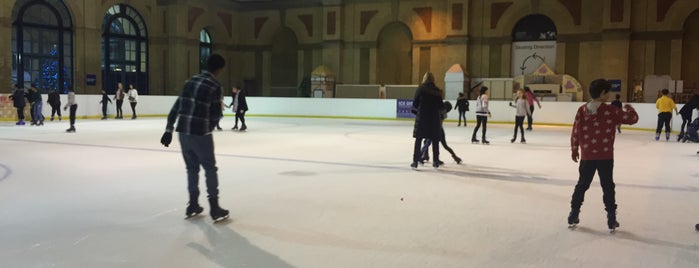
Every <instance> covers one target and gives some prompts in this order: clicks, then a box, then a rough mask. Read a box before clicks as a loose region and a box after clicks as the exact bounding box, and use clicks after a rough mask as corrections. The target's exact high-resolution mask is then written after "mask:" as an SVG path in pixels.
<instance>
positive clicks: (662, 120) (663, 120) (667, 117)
mask: <svg viewBox="0 0 699 268" xmlns="http://www.w3.org/2000/svg"><path fill="white" fill-rule="evenodd" d="M671 120H672V113H668V112H665V113H659V114H658V128H656V129H655V133H657V134H660V131H661V130H662V129H663V125H665V133H670V132H671V131H672V129H670V121H671Z"/></svg>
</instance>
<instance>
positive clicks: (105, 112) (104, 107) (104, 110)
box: [102, 102, 107, 119]
mask: <svg viewBox="0 0 699 268" xmlns="http://www.w3.org/2000/svg"><path fill="white" fill-rule="evenodd" d="M102 118H105V119H106V118H107V103H106V102H105V103H102Z"/></svg>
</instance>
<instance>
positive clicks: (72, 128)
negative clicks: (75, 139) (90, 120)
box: [66, 126, 75, 133]
mask: <svg viewBox="0 0 699 268" xmlns="http://www.w3.org/2000/svg"><path fill="white" fill-rule="evenodd" d="M66 132H68V133H75V127H73V126H71V127H70V128H69V129H66Z"/></svg>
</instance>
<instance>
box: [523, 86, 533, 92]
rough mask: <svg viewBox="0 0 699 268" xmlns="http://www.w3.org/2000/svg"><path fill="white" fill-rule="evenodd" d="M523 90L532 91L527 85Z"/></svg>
mask: <svg viewBox="0 0 699 268" xmlns="http://www.w3.org/2000/svg"><path fill="white" fill-rule="evenodd" d="M524 92H532V90H531V89H530V88H529V87H524Z"/></svg>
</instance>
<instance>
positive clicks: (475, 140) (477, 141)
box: [471, 138, 481, 143]
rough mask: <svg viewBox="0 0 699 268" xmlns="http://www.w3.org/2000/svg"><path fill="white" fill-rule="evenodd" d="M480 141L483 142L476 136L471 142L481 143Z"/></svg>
mask: <svg viewBox="0 0 699 268" xmlns="http://www.w3.org/2000/svg"><path fill="white" fill-rule="evenodd" d="M479 142H481V141H479V140H478V139H476V138H473V139H471V143H479Z"/></svg>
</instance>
